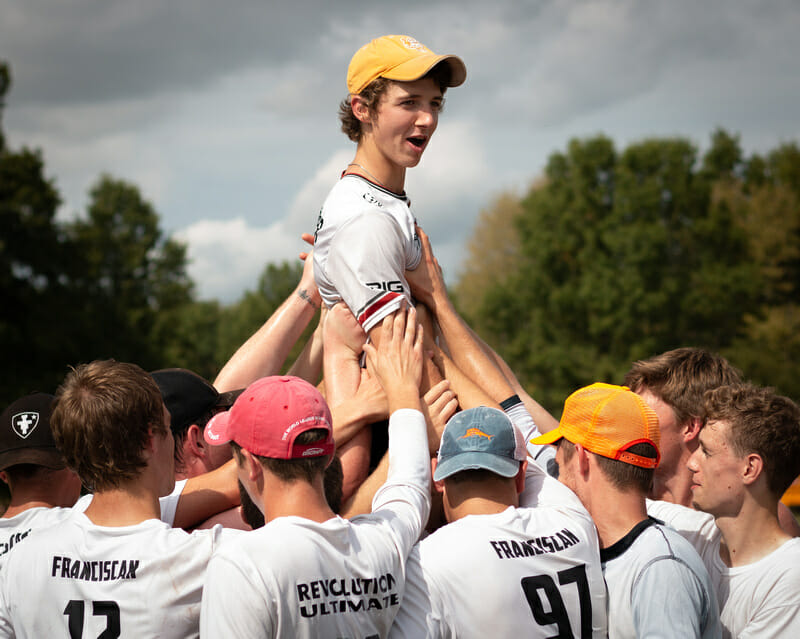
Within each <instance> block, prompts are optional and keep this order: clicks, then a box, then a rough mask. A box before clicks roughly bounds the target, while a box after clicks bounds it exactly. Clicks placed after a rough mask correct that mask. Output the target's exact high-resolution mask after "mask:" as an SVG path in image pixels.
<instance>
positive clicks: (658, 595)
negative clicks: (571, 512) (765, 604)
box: [600, 518, 722, 639]
mask: <svg viewBox="0 0 800 639" xmlns="http://www.w3.org/2000/svg"><path fill="white" fill-rule="evenodd" d="M600 557H601V558H602V560H603V575H604V576H605V579H606V584H607V585H608V636H609V639H636V637H656V636H663V637H681V638H682V639H690V638H692V637H696V638H697V639H700V638H701V637H702V638H703V639H713V638H716V637H721V636H722V634H721V633H722V628H721V626H720V623H719V609H718V607H717V600H716V597H715V595H714V589H713V588H712V586H711V580H710V579H709V576H708V572H707V571H706V569H705V566H704V565H703V562H702V560H701V559H700V556H699V555H698V554H697V551H696V550H695V549H694V548H693V547H692V545H691V544H690V543H689V542H687V541H686V540H685V539H684V538H683V537H681V536H680V534H678V533H677V532H675V531H674V530H672V529H671V528H669V527H667V526H664V525H661V524H660V523H659V522H657V521H656V520H655V519H649V518H648V519H646V520H644V521H642V522H640V523H639V524H637V525H636V526H635V527H634V528H633V529H632V530H631V531H630V532H629V533H628V534H627V535H625V536H624V537H623V538H622V539H620V540H619V541H617V542H616V543H615V544H613V545H612V546H610V547H608V548H604V549H603V550H601V551H600Z"/></svg>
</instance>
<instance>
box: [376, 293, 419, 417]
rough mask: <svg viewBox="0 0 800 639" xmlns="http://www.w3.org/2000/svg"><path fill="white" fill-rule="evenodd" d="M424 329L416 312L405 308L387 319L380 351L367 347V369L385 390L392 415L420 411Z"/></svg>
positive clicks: (382, 330)
mask: <svg viewBox="0 0 800 639" xmlns="http://www.w3.org/2000/svg"><path fill="white" fill-rule="evenodd" d="M422 340H423V330H422V326H420V325H419V324H417V313H416V311H415V310H414V308H410V309H408V310H406V309H405V308H401V309H400V310H399V311H397V312H395V313H394V314H393V315H389V316H388V317H386V318H384V320H383V325H382V326H381V338H380V347H379V348H376V347H375V345H374V344H372V343H367V344H364V352H365V353H366V356H367V366H368V367H369V369H370V370H371V371H372V373H373V375H375V377H376V378H377V380H378V381H379V382H380V384H381V386H383V390H384V391H385V392H386V396H387V398H388V400H389V412H390V413H393V412H394V411H395V410H397V409H398V408H415V409H417V410H419V407H420V399H419V385H420V382H421V380H422V358H423V353H422Z"/></svg>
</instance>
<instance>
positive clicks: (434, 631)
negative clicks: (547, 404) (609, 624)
mask: <svg viewBox="0 0 800 639" xmlns="http://www.w3.org/2000/svg"><path fill="white" fill-rule="evenodd" d="M407 571H408V575H407V577H406V592H405V595H404V598H403V603H402V605H401V607H400V612H399V613H398V615H397V617H396V618H395V623H394V625H393V626H392V630H391V633H390V636H391V637H407V638H409V639H417V638H419V637H476V638H478V637H480V638H483V637H493V636H494V637H554V636H562V637H567V636H574V637H589V636H591V637H605V636H606V592H605V584H604V582H603V575H602V571H601V568H600V554H599V549H598V543H597V533H596V532H595V528H594V524H593V522H592V520H591V518H590V517H589V513H588V512H586V510H585V509H584V507H583V505H582V504H581V503H580V501H578V499H577V497H575V495H574V494H573V493H572V491H570V490H569V489H568V488H567V487H566V486H564V485H563V484H561V483H559V482H558V481H557V480H555V479H553V478H551V477H549V476H548V475H547V474H546V473H545V472H544V471H543V470H542V469H541V468H540V467H539V466H538V465H537V464H535V463H533V462H529V463H528V473H527V475H526V487H525V491H524V492H523V493H522V495H521V496H520V507H519V508H514V507H509V508H507V509H506V510H504V511H503V512H501V513H497V514H493V515H468V516H466V517H463V518H461V519H459V520H457V521H455V522H453V523H451V524H447V525H446V526H443V527H442V528H439V529H438V530H437V531H436V532H434V533H433V534H432V535H430V536H428V537H426V538H425V539H423V540H422V541H421V542H420V543H419V544H417V545H416V546H415V547H414V549H413V550H412V552H411V555H410V556H409V559H408V567H407Z"/></svg>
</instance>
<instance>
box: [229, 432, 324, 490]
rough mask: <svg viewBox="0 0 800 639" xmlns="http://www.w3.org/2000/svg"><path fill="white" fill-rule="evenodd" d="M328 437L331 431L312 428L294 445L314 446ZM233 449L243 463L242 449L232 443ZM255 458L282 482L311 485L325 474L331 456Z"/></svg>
mask: <svg viewBox="0 0 800 639" xmlns="http://www.w3.org/2000/svg"><path fill="white" fill-rule="evenodd" d="M328 435H329V431H328V430H327V429H325V428H312V429H310V430H307V431H305V432H302V433H300V434H299V435H298V436H297V438H296V439H295V441H294V443H295V445H298V444H300V445H307V444H313V443H314V442H322V441H325V440H326V439H327V438H328ZM231 448H233V452H234V454H235V455H236V458H237V460H239V461H241V459H242V457H241V455H242V452H241V451H242V447H241V446H239V444H237V443H236V442H233V441H232V442H231ZM253 457H255V458H256V459H258V461H259V462H260V463H261V465H262V466H263V467H264V468H265V469H267V470H268V471H270V472H271V473H272V474H273V475H275V476H276V477H278V479H280V480H281V481H285V482H292V481H298V480H299V481H306V482H308V483H309V484H310V483H312V482H313V481H314V478H315V477H316V476H317V475H319V474H320V473H324V472H325V468H326V467H327V466H328V461H329V459H330V455H322V456H320V457H304V458H299V459H274V458H272V457H263V456H261V455H256V454H253Z"/></svg>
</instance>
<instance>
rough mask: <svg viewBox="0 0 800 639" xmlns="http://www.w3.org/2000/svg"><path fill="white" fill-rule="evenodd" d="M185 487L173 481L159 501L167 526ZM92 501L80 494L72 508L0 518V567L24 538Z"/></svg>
mask: <svg viewBox="0 0 800 639" xmlns="http://www.w3.org/2000/svg"><path fill="white" fill-rule="evenodd" d="M184 486H186V480H185V479H184V480H181V481H177V482H175V489H174V490H173V491H172V493H170V494H169V495H167V496H166V497H162V498H161V499H160V500H159V502H160V503H161V521H163V522H166V523H167V524H169V525H170V526H172V525H173V523H174V521H175V511H176V510H177V508H178V501H179V499H180V496H181V492H183V488H184ZM91 502H92V496H91V495H90V494H89V495H83V496H82V497H81V498H80V499H78V501H77V502H75V505H74V506H72V508H47V507H44V506H42V507H37V508H29V509H28V510H25V511H23V512H21V513H19V514H18V515H15V516H14V517H8V518H3V517H0V568H2V566H3V564H4V563H5V558H6V554H7V553H8V552H10V551H11V550H13V549H14V547H15V546H16V544H17V543H19V542H20V541H22V540H23V539H25V538H26V537H27V536H28V535H29V534H30V533H31V532H33V531H34V530H40V529H43V528H48V527H49V526H52V525H53V524H57V523H58V522H60V521H63V520H64V519H65V518H66V517H68V516H69V515H70V513H72V512H73V511H76V512H83V511H84V510H86V507H87V506H88V505H89V504H90V503H91Z"/></svg>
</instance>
